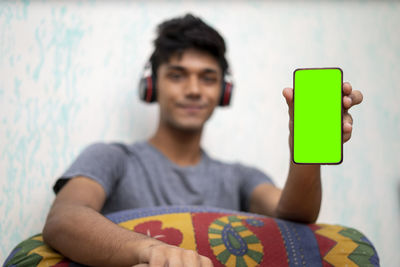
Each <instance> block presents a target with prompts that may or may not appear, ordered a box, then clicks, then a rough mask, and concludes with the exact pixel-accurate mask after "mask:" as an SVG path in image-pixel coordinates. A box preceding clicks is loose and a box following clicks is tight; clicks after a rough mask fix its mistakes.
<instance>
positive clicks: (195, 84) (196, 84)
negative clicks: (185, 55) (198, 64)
mask: <svg viewBox="0 0 400 267" xmlns="http://www.w3.org/2000/svg"><path fill="white" fill-rule="evenodd" d="M200 94H201V88H200V81H199V78H198V77H197V76H196V75H191V76H190V77H189V80H188V83H187V85H186V96H187V97H190V98H199V97H200Z"/></svg>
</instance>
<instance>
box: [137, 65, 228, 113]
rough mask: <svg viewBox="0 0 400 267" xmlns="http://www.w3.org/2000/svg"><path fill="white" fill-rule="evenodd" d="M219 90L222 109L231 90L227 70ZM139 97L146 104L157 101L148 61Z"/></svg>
mask: <svg viewBox="0 0 400 267" xmlns="http://www.w3.org/2000/svg"><path fill="white" fill-rule="evenodd" d="M221 88H222V92H221V98H220V100H219V103H218V105H219V106H222V107H224V106H229V103H230V102H231V97H232V90H233V80H232V75H231V73H230V71H229V70H227V71H226V72H225V73H224V78H223V80H222V85H221ZM139 97H140V99H141V100H142V101H144V102H147V103H152V102H155V101H156V99H157V88H156V77H155V76H154V75H153V72H152V66H151V63H150V61H148V62H147V63H146V65H145V67H144V71H143V75H142V77H141V78H140V81H139Z"/></svg>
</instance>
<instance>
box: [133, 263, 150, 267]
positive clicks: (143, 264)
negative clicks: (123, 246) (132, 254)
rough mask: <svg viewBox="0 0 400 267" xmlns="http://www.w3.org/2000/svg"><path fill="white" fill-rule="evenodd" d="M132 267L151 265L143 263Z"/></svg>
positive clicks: (147, 266)
mask: <svg viewBox="0 0 400 267" xmlns="http://www.w3.org/2000/svg"><path fill="white" fill-rule="evenodd" d="M132 267H149V265H148V264H147V263H141V264H136V265H133V266H132Z"/></svg>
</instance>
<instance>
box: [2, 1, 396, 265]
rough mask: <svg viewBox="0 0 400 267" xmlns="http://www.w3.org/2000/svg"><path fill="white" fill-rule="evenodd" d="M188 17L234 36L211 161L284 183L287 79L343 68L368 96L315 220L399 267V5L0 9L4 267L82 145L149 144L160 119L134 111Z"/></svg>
mask: <svg viewBox="0 0 400 267" xmlns="http://www.w3.org/2000/svg"><path fill="white" fill-rule="evenodd" d="M188 11H190V12H193V13H195V14H197V15H200V16H201V17H202V18H204V19H205V20H206V21H207V22H209V23H210V24H212V25H214V26H215V27H216V28H217V29H218V30H220V31H221V33H222V35H223V36H224V37H225V38H226V41H227V44H228V59H229V60H230V63H231V65H232V70H233V74H234V79H235V83H236V90H235V92H234V98H233V105H232V107H230V108H227V109H221V110H217V111H216V112H215V114H214V115H213V117H212V118H211V120H210V122H209V125H208V126H207V129H206V131H205V136H204V140H203V141H204V142H203V143H204V147H205V148H206V149H207V150H208V151H209V153H210V154H211V155H213V156H216V157H219V158H222V159H224V160H228V161H235V160H239V161H242V162H244V163H247V164H251V165H255V166H257V167H259V168H261V169H262V170H264V171H265V172H267V173H268V174H269V175H271V176H272V177H273V178H274V180H275V181H276V183H277V184H278V185H280V186H283V184H284V181H285V179H286V176H287V171H288V166H289V149H288V140H287V138H288V115H287V105H286V103H285V100H284V98H283V96H282V90H283V88H285V87H288V86H291V85H292V73H293V70H294V69H296V68H299V67H333V66H337V67H341V68H342V69H343V71H344V80H345V81H350V82H351V83H352V85H353V87H354V89H357V90H361V91H362V93H363V94H364V101H363V103H362V104H361V105H359V106H356V107H354V108H352V109H351V110H350V113H351V115H352V116H353V119H354V124H353V134H352V138H351V140H350V141H349V142H347V143H346V144H345V145H344V162H343V164H341V165H339V166H328V167H327V166H323V167H322V178H323V187H324V195H323V203H322V210H321V214H320V217H319V222H325V223H334V224H342V225H347V226H352V227H355V228H357V229H359V230H360V231H362V232H363V233H364V234H366V235H367V236H368V237H369V239H370V240H371V241H372V242H373V243H374V244H375V245H376V248H377V250H378V253H379V256H380V258H381V263H382V266H399V265H400V254H399V253H398V248H399V247H400V229H399V228H400V226H399V221H400V220H399V219H400V218H399V217H400V207H399V191H400V172H399V166H400V152H399V151H400V141H399V134H400V108H399V105H398V101H399V99H400V86H399V84H400V75H399V73H400V64H399V62H400V49H399V48H400V35H399V34H398V29H399V28H400V16H399V14H400V3H398V2H391V1H385V2H379V3H376V2H374V1H359V2H358V1H351V2H349V3H346V2H342V1H323V2H318V1H284V2H279V1H265V2H264V1H215V2H211V1H190V2H189V1H172V2H171V1H168V2H167V1H161V0H159V1H2V2H0V190H1V194H0V218H1V221H0V236H1V244H2V245H1V246H0V261H1V262H3V261H4V260H5V257H6V256H7V255H8V253H9V252H10V250H11V249H12V248H13V247H14V246H15V245H17V244H18V243H19V242H21V241H22V240H23V239H25V238H27V237H29V236H31V235H33V234H36V233H38V232H40V231H41V230H42V227H43V224H44V221H45V218H46V214H47V212H48V210H49V208H50V205H51V203H52V201H53V199H54V194H53V192H52V185H53V183H54V181H55V179H56V178H57V177H58V176H59V175H61V173H62V172H63V171H64V170H65V169H66V168H67V166H68V165H69V164H70V163H71V161H72V160H73V159H74V158H75V157H76V156H77V155H78V153H79V152H80V151H81V150H82V149H83V148H84V147H85V146H87V145H88V144H90V143H92V142H96V141H105V142H109V141H122V142H128V143H131V142H134V141H136V140H140V139H144V138H146V137H147V136H149V135H150V134H151V133H152V131H153V130H154V129H155V126H156V122H157V112H158V110H157V107H156V106H154V105H145V104H142V103H140V102H139V101H138V99H137V82H138V78H139V75H140V73H141V71H142V68H143V65H144V63H145V62H146V60H147V58H148V57H149V55H150V53H151V51H152V45H151V42H152V40H153V38H154V35H155V27H156V25H157V24H158V23H159V22H161V21H162V20H163V19H166V18H169V17H172V16H175V15H181V14H183V13H185V12H188Z"/></svg>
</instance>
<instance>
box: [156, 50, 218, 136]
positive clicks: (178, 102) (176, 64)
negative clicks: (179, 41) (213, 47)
mask: <svg viewBox="0 0 400 267" xmlns="http://www.w3.org/2000/svg"><path fill="white" fill-rule="evenodd" d="M221 79H222V71H221V68H220V66H219V64H218V62H217V60H216V59H215V58H214V57H212V56H211V55H209V54H207V53H205V52H201V51H198V50H194V49H189V50H185V51H184V52H183V53H182V54H181V57H179V56H178V55H174V56H172V57H171V59H170V60H169V62H168V63H164V64H161V65H160V66H159V68H158V70H157V100H158V103H159V105H160V120H161V123H162V124H164V125H166V126H170V127H173V128H176V129H180V130H187V131H198V130H201V129H202V127H203V125H204V123H205V122H206V121H207V119H208V118H209V117H210V116H211V114H212V112H213V110H214V108H215V106H216V105H217V104H218V101H219V97H220V93H221V82H222V81H221Z"/></svg>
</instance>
